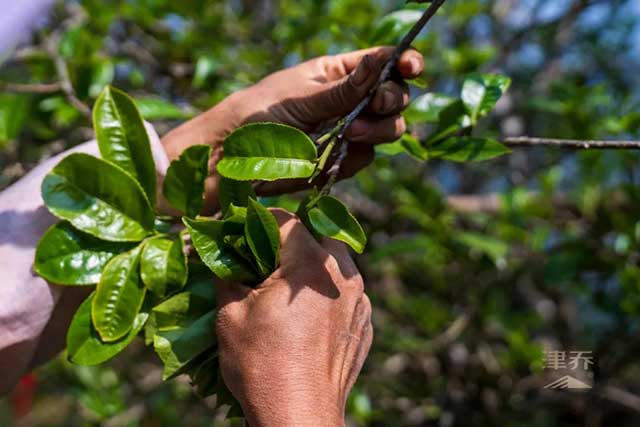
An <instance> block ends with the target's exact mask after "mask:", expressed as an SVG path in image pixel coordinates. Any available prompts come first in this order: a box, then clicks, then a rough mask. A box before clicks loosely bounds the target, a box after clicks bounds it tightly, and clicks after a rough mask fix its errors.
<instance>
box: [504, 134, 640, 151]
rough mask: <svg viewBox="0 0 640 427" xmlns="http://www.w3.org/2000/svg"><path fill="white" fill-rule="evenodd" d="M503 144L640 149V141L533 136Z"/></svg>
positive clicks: (509, 138) (510, 140) (522, 137)
mask: <svg viewBox="0 0 640 427" xmlns="http://www.w3.org/2000/svg"><path fill="white" fill-rule="evenodd" d="M502 143H503V144H504V145H506V146H508V147H514V148H515V147H540V146H542V147H557V148H566V149H572V150H587V149H596V150H626V149H638V148H640V141H616V140H609V141H607V140H590V139H588V140H581V139H563V138H536V137H531V136H514V137H508V138H504V139H503V140H502Z"/></svg>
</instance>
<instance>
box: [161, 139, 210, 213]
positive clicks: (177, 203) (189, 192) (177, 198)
mask: <svg viewBox="0 0 640 427" xmlns="http://www.w3.org/2000/svg"><path fill="white" fill-rule="evenodd" d="M210 156H211V147H209V146H208V145H192V146H191V147H189V148H187V149H186V150H184V151H183V153H182V154H181V155H180V157H179V158H178V159H177V160H174V161H172V162H171V166H169V169H168V170H167V176H166V177H165V179H164V185H163V193H164V196H165V197H166V198H167V201H168V202H169V203H170V204H171V206H173V207H174V208H176V209H178V210H179V211H180V212H184V213H185V215H187V216H189V217H195V216H197V215H198V214H199V213H200V211H201V210H202V205H203V204H204V182H205V180H206V179H207V176H208V175H209V157H210Z"/></svg>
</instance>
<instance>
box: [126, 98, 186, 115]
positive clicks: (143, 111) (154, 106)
mask: <svg viewBox="0 0 640 427" xmlns="http://www.w3.org/2000/svg"><path fill="white" fill-rule="evenodd" d="M134 101H135V103H136V107H138V111H140V115H142V117H143V118H144V119H145V120H180V119H188V118H190V117H192V116H193V114H191V113H188V112H186V111H183V110H182V109H181V108H180V107H178V106H177V105H175V104H172V103H171V102H169V101H166V100H164V99H162V98H158V97H147V98H135V100H134Z"/></svg>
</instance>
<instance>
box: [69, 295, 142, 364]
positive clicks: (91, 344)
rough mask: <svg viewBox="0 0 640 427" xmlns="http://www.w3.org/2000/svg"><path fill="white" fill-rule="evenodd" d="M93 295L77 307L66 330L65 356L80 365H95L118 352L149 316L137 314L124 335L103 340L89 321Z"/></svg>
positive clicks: (136, 333)
mask: <svg viewBox="0 0 640 427" xmlns="http://www.w3.org/2000/svg"><path fill="white" fill-rule="evenodd" d="M94 297H95V292H93V293H92V294H91V295H89V297H88V298H87V299H86V300H85V301H84V302H83V303H82V304H81V305H80V307H78V310H77V311H76V314H75V315H74V316H73V320H72V321H71V325H69V330H68V331H67V355H68V356H67V357H68V358H69V360H70V361H71V362H73V363H77V364H80V365H97V364H99V363H102V362H105V361H107V360H109V359H111V358H112V357H113V356H115V355H116V354H118V353H120V352H121V351H122V350H124V349H125V348H126V347H127V346H128V345H129V343H130V342H131V341H133V339H134V338H135V337H136V336H137V335H138V333H139V332H140V331H141V330H142V327H143V326H144V325H145V322H146V321H147V319H148V317H149V314H148V313H139V314H137V315H136V317H135V319H134V320H133V324H132V327H131V329H130V330H129V332H128V333H127V334H126V335H125V336H123V337H122V338H120V339H119V340H116V341H111V342H104V341H102V340H101V339H100V336H99V335H98V332H97V331H96V330H95V328H94V327H93V324H92V323H91V305H92V303H93V299H94Z"/></svg>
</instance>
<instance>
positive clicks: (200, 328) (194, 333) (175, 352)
mask: <svg viewBox="0 0 640 427" xmlns="http://www.w3.org/2000/svg"><path fill="white" fill-rule="evenodd" d="M214 320H215V311H210V312H209V313H207V314H205V315H204V316H202V317H200V318H199V319H197V320H196V321H195V322H193V323H191V324H190V325H188V326H186V327H184V328H178V329H173V330H169V331H158V333H157V334H156V335H155V336H154V337H153V347H154V349H155V351H156V353H158V356H159V357H160V359H161V360H162V362H163V363H164V372H163V374H162V379H163V380H166V379H169V378H171V377H173V376H175V375H178V374H180V373H181V370H182V368H184V367H185V366H186V365H187V363H189V361H191V360H192V359H193V358H195V357H197V356H198V355H199V354H201V353H202V352H203V351H205V350H207V349H208V348H209V347H211V346H212V345H213V344H215V342H216V335H215V332H214V331H215V327H214Z"/></svg>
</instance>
